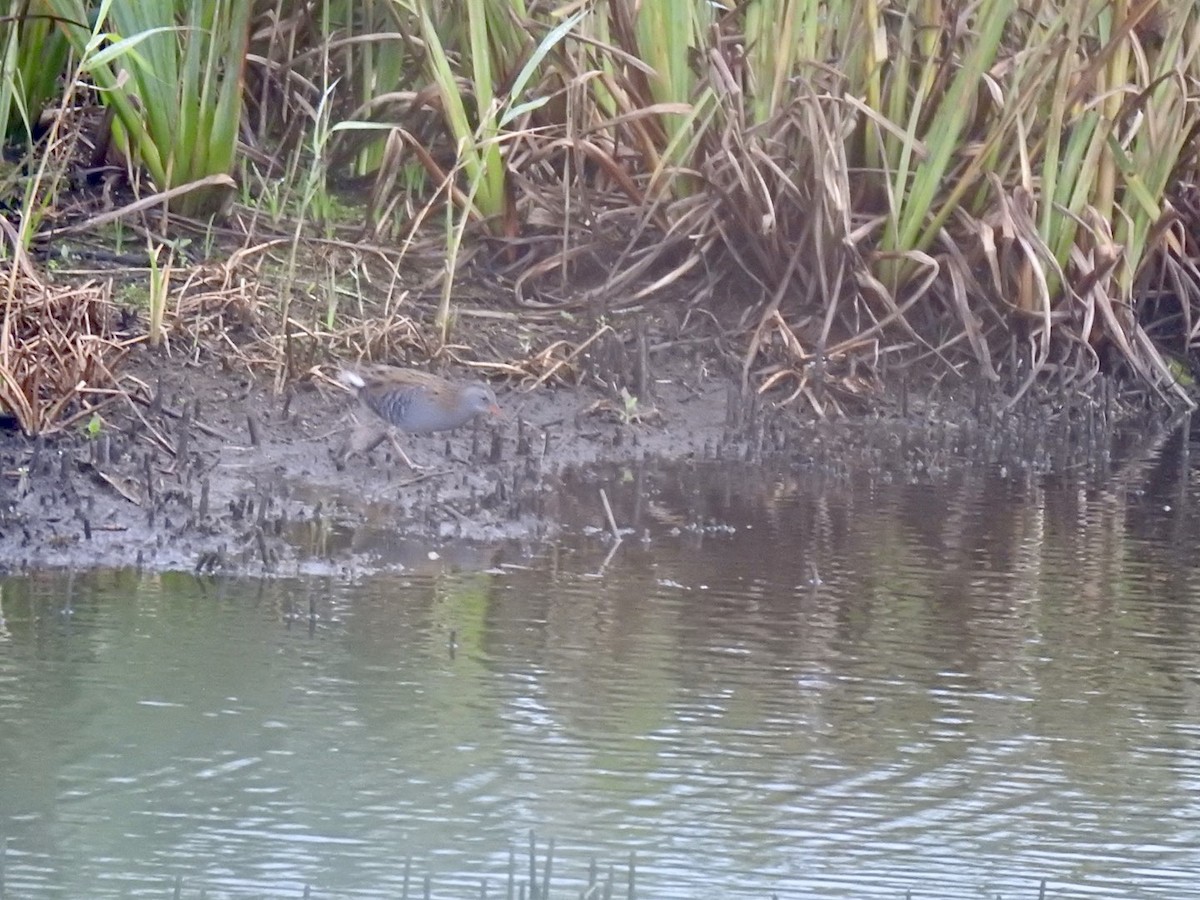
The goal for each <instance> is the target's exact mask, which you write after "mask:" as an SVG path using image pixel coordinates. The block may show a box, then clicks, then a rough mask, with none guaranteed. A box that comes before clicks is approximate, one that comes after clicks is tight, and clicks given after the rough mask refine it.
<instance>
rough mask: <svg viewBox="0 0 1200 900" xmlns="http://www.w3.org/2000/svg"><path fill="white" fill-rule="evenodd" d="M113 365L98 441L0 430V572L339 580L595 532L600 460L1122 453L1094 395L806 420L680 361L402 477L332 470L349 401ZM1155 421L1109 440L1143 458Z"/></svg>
mask: <svg viewBox="0 0 1200 900" xmlns="http://www.w3.org/2000/svg"><path fill="white" fill-rule="evenodd" d="M133 366H134V368H135V370H136V373H137V375H138V377H139V379H140V381H141V382H143V383H144V384H145V385H146V386H147V387H146V388H145V389H144V390H141V391H135V392H134V395H133V396H134V398H135V399H134V400H133V401H132V402H130V401H121V403H120V405H116V404H114V405H110V407H109V408H108V409H106V410H105V425H104V427H102V428H99V429H95V428H93V429H91V430H88V429H86V428H80V429H76V430H75V431H73V432H71V433H68V434H60V435H58V436H56V437H54V438H51V439H46V440H38V441H31V440H29V439H26V438H24V437H22V436H20V435H19V434H13V433H11V432H10V433H6V434H4V435H2V436H0V465H2V467H3V479H2V482H0V491H2V495H0V504H2V505H0V565H2V566H3V567H4V568H5V569H6V570H9V571H14V570H27V569H31V568H38V567H64V566H66V567H88V566H97V565H101V566H126V565H139V566H145V567H150V568H157V569H190V570H193V571H196V572H198V573H216V572H247V573H254V572H262V571H264V570H265V571H269V572H275V573H284V574H286V573H290V572H296V571H313V572H332V573H335V574H351V573H354V572H362V571H369V570H370V569H372V568H375V567H378V566H379V565H395V564H397V563H400V562H402V560H403V558H404V554H405V553H407V554H410V555H411V554H412V553H417V554H425V553H438V552H443V551H444V550H445V549H446V548H448V547H450V546H451V545H454V546H461V545H462V543H463V542H464V541H467V542H495V541H500V540H505V539H517V540H540V539H545V538H549V537H552V536H553V535H554V534H555V532H556V531H557V530H558V529H560V528H562V527H572V528H579V527H589V528H596V529H599V530H600V531H601V532H603V530H604V529H605V528H606V521H607V519H606V515H605V512H604V510H603V503H602V500H601V498H600V489H601V488H602V487H603V485H604V479H605V478H608V477H619V476H613V475H612V474H611V472H612V470H604V471H607V472H608V473H609V474H597V475H596V476H595V477H591V478H586V477H585V478H582V479H581V478H579V477H578V474H577V473H579V472H580V471H585V472H586V471H587V470H588V467H591V466H597V465H600V464H604V463H630V462H635V461H638V462H640V461H645V460H654V461H668V462H669V461H695V462H700V461H705V460H725V461H728V463H729V464H730V465H744V464H746V463H749V464H752V465H756V466H764V467H768V468H771V467H774V468H777V469H790V470H792V471H796V470H804V471H809V472H812V473H813V474H814V476H818V475H819V476H820V477H823V478H826V479H832V480H834V481H836V480H837V479H838V478H843V477H851V475H853V474H864V473H865V474H866V475H867V477H878V478H886V479H896V478H904V479H934V478H938V477H942V476H943V475H945V473H947V472H950V471H953V470H954V469H955V468H956V467H958V468H961V467H962V466H981V465H982V466H993V467H996V468H997V470H998V471H1001V472H1007V473H1011V474H1012V475H1013V476H1014V477H1020V476H1022V475H1027V474H1031V473H1042V472H1047V471H1056V470H1057V471H1062V472H1065V473H1072V477H1081V476H1082V477H1093V478H1096V479H1103V478H1104V477H1106V473H1108V472H1110V471H1111V469H1112V467H1113V466H1114V465H1115V464H1116V460H1117V458H1118V457H1119V456H1120V454H1121V452H1122V451H1121V449H1120V446H1121V440H1120V438H1119V432H1118V431H1117V430H1116V428H1115V424H1116V423H1117V421H1118V419H1127V418H1128V417H1129V416H1128V413H1129V411H1128V410H1118V409H1117V407H1116V405H1115V403H1114V401H1112V400H1108V399H1104V396H1105V395H1104V394H1103V392H1102V396H1101V399H1095V398H1092V399H1088V398H1078V399H1077V400H1074V401H1072V403H1073V404H1074V405H1068V406H1067V407H1066V408H1063V407H1062V406H1061V405H1060V406H1059V408H1057V409H1054V408H1053V407H1051V406H1050V405H1049V404H1045V403H1044V402H1041V401H1039V400H1036V399H1035V398H1030V400H1029V402H1028V403H1025V404H1022V405H1021V406H1019V407H1018V408H1016V409H1010V410H1003V409H1002V408H1001V403H1000V402H999V400H1000V399H1001V398H1000V395H999V394H998V393H997V394H995V395H994V396H993V395H990V394H988V393H987V392H983V393H981V392H980V390H976V391H975V392H971V391H962V392H960V393H959V394H958V396H956V397H941V398H937V397H934V398H925V399H924V400H923V401H922V402H920V403H918V402H917V401H915V400H912V399H909V398H906V397H892V398H880V399H879V402H878V403H877V405H876V408H875V410H874V411H873V412H872V413H871V414H870V415H865V416H863V417H860V418H858V419H855V420H849V421H846V420H842V421H838V422H828V421H819V420H816V419H815V417H813V416H812V415H811V413H810V414H809V416H807V417H806V416H804V415H802V414H801V413H799V412H798V411H797V410H795V409H793V408H791V407H788V408H782V409H781V408H777V407H776V406H774V405H773V404H772V403H771V402H770V400H767V401H761V400H759V399H757V398H753V397H752V398H749V399H747V398H743V397H741V396H740V394H739V391H738V389H737V385H736V380H735V379H733V378H731V377H727V376H723V375H716V374H712V371H713V370H712V369H711V368H709V367H699V366H696V365H695V364H694V360H691V359H687V360H684V359H679V360H675V361H667V362H665V363H664V364H663V365H662V366H660V371H659V372H658V373H656V378H655V384H654V387H653V399H652V400H642V401H640V402H638V403H636V404H627V403H625V402H624V401H622V400H621V399H620V398H619V397H616V396H612V395H606V394H604V393H602V392H601V391H599V390H595V389H589V388H582V387H581V388H553V387H539V388H536V389H533V390H531V391H523V390H521V389H519V388H515V387H507V386H504V385H497V386H496V387H497V393H498V395H499V397H500V403H501V406H502V407H503V408H504V410H505V413H506V416H505V418H504V420H503V421H500V422H495V423H483V422H480V423H478V424H477V425H475V426H474V427H471V428H464V429H462V430H460V431H459V432H457V433H453V434H450V435H448V436H447V435H444V434H442V435H429V436H413V437H406V438H405V439H404V446H405V448H406V450H407V451H408V453H409V456H410V457H411V458H412V459H413V461H414V462H415V463H417V464H418V465H420V466H422V467H423V468H422V469H420V470H419V471H416V470H412V469H409V468H408V467H407V466H406V465H405V464H404V462H403V461H401V460H400V459H399V458H398V455H397V454H396V453H395V451H394V450H393V449H392V448H391V447H390V445H389V444H388V443H387V442H385V443H383V444H382V445H381V446H380V447H379V448H377V449H376V450H374V451H372V452H370V453H368V454H365V455H358V456H354V457H352V458H350V459H349V460H348V462H347V463H346V464H345V465H344V467H339V465H338V464H337V462H336V460H335V456H336V451H337V450H338V449H339V448H340V447H341V445H342V442H343V440H344V437H345V434H346V432H347V429H349V428H351V427H352V420H351V419H350V415H351V413H352V412H353V411H355V410H356V407H355V405H354V403H353V401H352V400H351V399H350V398H349V396H348V395H347V394H345V393H343V392H342V391H340V390H338V389H336V388H335V387H334V386H332V385H329V384H326V383H324V382H320V381H314V380H308V381H306V382H305V383H302V384H298V385H296V386H295V387H293V388H292V389H289V390H288V391H287V392H286V393H285V394H284V395H283V396H279V395H276V394H275V393H274V392H273V391H272V390H271V388H270V386H269V385H266V384H262V383H260V382H258V381H256V380H255V379H253V378H252V377H250V376H248V375H245V374H233V373H221V372H219V371H217V367H216V366H205V365H196V366H184V367H181V366H180V365H178V364H177V362H175V361H172V362H171V364H169V365H164V364H163V363H162V361H161V360H159V359H157V358H156V357H155V356H154V355H153V354H151V353H149V352H143V353H142V354H141V355H140V356H139V357H138V358H137V359H136V360H135V361H134V363H133ZM359 415H361V413H360V414H359ZM1164 427H1165V425H1161V426H1155V427H1145V426H1144V427H1142V428H1140V429H1137V430H1136V431H1133V432H1128V431H1126V432H1124V433H1125V434H1126V435H1130V434H1133V435H1135V436H1136V437H1135V438H1134V439H1135V440H1136V441H1140V442H1141V443H1143V444H1152V443H1153V442H1154V441H1155V440H1157V439H1159V437H1160V435H1161V434H1162V433H1163V431H1162V428H1164ZM1126 440H1127V441H1128V440H1129V438H1126ZM597 471H598V472H600V471H601V470H597ZM568 481H569V482H570V484H571V487H570V489H568V486H567V482H568ZM581 492H582V493H581ZM680 514H681V515H683V516H684V517H686V514H687V511H686V510H683V511H680ZM401 540H403V542H404V547H405V550H404V551H403V552H399V551H398V550H397V547H398V546H399V544H398V542H399V541H401Z"/></svg>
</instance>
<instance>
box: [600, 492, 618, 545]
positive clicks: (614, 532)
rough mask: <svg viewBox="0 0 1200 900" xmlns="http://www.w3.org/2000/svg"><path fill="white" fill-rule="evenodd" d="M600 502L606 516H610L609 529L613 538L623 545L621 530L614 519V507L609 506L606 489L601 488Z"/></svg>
mask: <svg viewBox="0 0 1200 900" xmlns="http://www.w3.org/2000/svg"><path fill="white" fill-rule="evenodd" d="M600 502H602V503H603V504H604V514H605V515H606V516H608V528H609V530H610V531H611V532H612V536H613V538H614V539H615V540H616V542H617V543H618V544H619V543H621V540H622V538H621V529H620V528H618V527H617V520H616V519H615V518H613V511H612V507H611V506H609V505H608V494H606V493H604V488H600Z"/></svg>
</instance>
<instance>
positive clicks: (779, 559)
mask: <svg viewBox="0 0 1200 900" xmlns="http://www.w3.org/2000/svg"><path fill="white" fill-rule="evenodd" d="M1178 449H1179V448H1178V447H1176V448H1175V450H1178ZM1180 460H1181V455H1180V454H1179V453H1173V454H1164V455H1163V456H1161V457H1157V458H1156V459H1155V460H1153V461H1152V462H1151V463H1149V464H1147V466H1146V468H1145V469H1144V470H1134V471H1130V472H1127V473H1126V474H1125V475H1124V476H1122V477H1120V478H1117V479H1114V481H1113V482H1112V483H1110V484H1108V485H1107V486H1103V487H1097V486H1094V485H1089V484H1085V483H1075V482H1072V481H1071V480H1069V479H1058V480H1056V481H1033V480H1024V481H1022V480H1013V479H1011V478H1010V479H1001V478H999V477H994V476H993V477H989V476H983V475H978V474H970V473H963V474H960V475H958V476H954V477H949V478H947V479H945V480H943V481H941V482H940V483H938V484H897V483H887V482H886V481H885V480H884V479H882V478H879V477H875V478H872V477H868V476H866V475H863V476H859V477H857V478H855V479H850V480H840V481H838V482H836V483H833V482H830V483H823V482H822V481H821V480H819V479H816V478H814V477H812V476H810V475H806V474H799V473H787V472H768V471H765V470H762V469H758V470H755V471H737V470H722V469H718V468H714V467H707V468H703V467H701V468H695V469H689V468H680V469H673V470H668V471H655V470H652V469H645V470H640V471H639V470H629V471H622V470H618V471H615V472H605V473H598V474H593V475H590V476H582V475H576V476H572V478H571V479H570V480H569V481H568V482H566V483H564V484H563V486H562V490H561V491H559V492H558V494H557V496H556V502H557V503H559V504H560V506H561V512H562V514H563V515H564V516H566V517H567V518H568V519H569V520H570V519H573V520H575V521H577V522H585V521H589V520H590V521H591V522H592V523H594V524H595V525H597V526H599V525H601V524H602V519H601V518H600V515H601V514H600V512H599V504H598V501H597V490H598V488H599V487H600V486H601V485H603V486H604V487H605V489H606V492H607V494H608V496H609V498H610V499H611V500H612V501H613V506H614V512H615V515H616V517H617V520H618V522H619V523H620V524H622V525H623V526H627V527H630V528H632V529H633V531H634V534H635V535H636V536H641V535H642V534H643V533H645V534H647V535H648V537H649V540H647V541H642V540H639V539H637V537H634V538H631V539H629V540H627V541H626V542H625V543H624V544H623V545H622V546H621V548H620V549H619V550H618V552H617V553H616V554H615V555H614V557H613V559H612V561H611V562H610V563H609V564H608V565H607V567H605V568H604V569H603V571H602V572H600V571H599V570H600V569H601V563H602V561H603V558H604V556H605V554H606V552H607V549H608V548H607V547H606V546H605V545H604V542H603V540H602V538H601V537H599V536H589V534H590V533H583V532H582V529H581V533H580V536H579V537H578V538H575V539H569V540H564V541H562V542H560V543H558V544H556V545H554V546H549V547H541V548H536V549H532V550H531V549H526V548H521V547H517V546H505V547H500V548H497V549H496V550H495V551H494V553H492V554H491V557H490V559H479V560H477V564H478V565H479V566H480V568H477V569H476V570H475V571H463V570H457V571H456V570H454V569H453V568H452V567H449V566H447V567H445V568H444V569H443V570H441V571H438V570H436V569H434V568H430V567H424V568H422V570H421V571H419V572H413V573H411V574H408V575H390V576H386V577H384V576H379V577H377V578H373V579H370V580H365V581H363V582H361V583H355V584H345V583H338V582H334V581H320V580H295V581H287V580H281V581H278V582H268V583H250V582H243V581H234V580H215V581H212V580H210V581H203V582H201V581H197V580H195V579H193V578H192V577H190V576H185V575H137V574H134V573H130V572H122V573H95V574H88V575H75V576H73V577H71V576H63V575H48V574H43V575H35V576H31V577H27V578H21V579H15V578H14V579H10V580H8V581H6V582H4V583H3V584H2V586H0V723H2V727H0V837H3V838H4V839H5V840H6V851H5V857H4V868H3V872H4V875H3V878H4V885H5V887H6V889H7V891H8V892H9V893H10V894H11V895H12V896H19V897H49V896H55V897H58V896H64V897H83V896H87V897H109V896H114V897H115V896H140V895H151V894H152V895H154V896H162V895H163V892H164V885H167V884H170V883H171V882H172V880H173V879H174V878H175V877H176V876H179V877H181V878H182V879H183V882H184V884H185V886H186V887H187V888H189V889H190V890H191V891H192V895H193V896H194V895H197V894H198V892H199V890H200V888H202V887H203V888H204V889H205V891H206V894H207V896H209V897H224V896H272V897H283V896H301V895H302V894H303V890H304V887H305V885H310V886H311V887H312V889H313V891H314V896H361V897H394V896H398V895H399V892H400V890H401V887H402V883H403V878H404V861H405V856H406V855H407V854H412V855H413V856H414V857H415V858H416V860H417V868H418V869H419V870H420V871H422V872H423V871H425V870H426V869H429V870H431V871H432V872H433V873H434V884H435V886H436V887H437V890H440V891H441V892H442V893H441V894H438V896H456V897H461V896H467V895H477V891H478V885H479V878H480V877H481V876H483V875H487V876H488V877H489V878H490V879H491V881H492V884H493V891H492V893H493V895H494V894H495V893H496V890H497V889H498V888H497V886H498V885H499V884H501V883H502V879H503V877H504V875H505V872H506V870H507V865H508V857H507V848H508V846H509V842H510V841H514V842H517V843H518V844H521V843H523V841H524V835H525V834H526V833H527V831H528V830H529V829H531V828H532V829H536V830H537V831H538V832H539V834H542V835H544V836H554V837H556V838H557V841H558V850H557V854H556V857H557V859H556V864H555V879H556V882H557V883H558V884H559V885H560V887H561V889H562V890H563V892H564V893H563V895H564V896H568V895H570V894H571V893H572V890H571V889H568V886H572V888H573V890H574V891H575V892H577V891H578V886H579V884H580V883H581V879H582V878H583V877H584V875H585V873H586V868H587V864H588V861H589V860H590V859H591V857H592V856H593V855H594V856H597V857H598V858H599V859H600V860H602V861H603V862H604V863H608V862H614V863H617V864H621V863H622V862H623V861H624V860H625V859H626V858H627V856H628V853H629V851H630V850H631V849H632V850H636V851H637V854H638V860H639V884H640V889H641V896H653V897H688V898H692V897H756V898H765V897H768V896H770V895H771V893H775V894H777V895H778V896H780V897H799V896H806V897H807V896H820V897H888V898H896V897H902V896H904V892H905V891H906V890H911V891H912V892H913V896H925V897H933V896H937V897H994V896H996V895H1002V896H1005V897H1032V896H1036V893H1037V882H1038V880H1039V879H1041V878H1043V877H1045V878H1047V879H1049V896H1051V897H1056V898H1062V897H1077V896H1088V897H1128V896H1133V895H1136V896H1139V897H1171V898H1186V897H1194V898H1200V888H1198V887H1196V885H1195V877H1194V876H1195V873H1196V872H1197V871H1200V849H1198V848H1200V799H1198V798H1200V708H1198V707H1200V640H1198V638H1200V616H1198V615H1197V597H1198V596H1200V593H1198V591H1197V574H1196V565H1195V564H1194V562H1193V560H1194V559H1195V558H1196V557H1197V547H1200V517H1198V516H1197V515H1196V513H1195V511H1194V510H1195V492H1194V489H1193V488H1192V487H1191V486H1190V483H1189V477H1188V470H1187V468H1186V466H1185V465H1184V464H1182V463H1181V461H1180ZM423 558H424V559H426V560H428V555H427V554H426V555H424V557H423ZM431 564H432V563H431ZM310 609H311V610H312V611H313V613H315V618H313V619H312V620H311V621H310V618H309V611H310ZM436 893H437V891H435V894H436Z"/></svg>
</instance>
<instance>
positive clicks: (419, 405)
mask: <svg viewBox="0 0 1200 900" xmlns="http://www.w3.org/2000/svg"><path fill="white" fill-rule="evenodd" d="M337 380H338V382H339V383H340V384H342V386H344V387H346V388H348V389H349V390H350V391H351V392H352V393H354V394H355V395H356V396H357V397H358V400H359V402H360V403H361V404H362V405H363V406H365V407H366V408H367V409H369V410H370V411H371V412H373V413H374V414H375V415H376V416H378V417H379V418H380V419H381V420H382V421H383V422H384V423H385V424H386V425H387V426H389V429H390V428H396V429H399V430H400V431H406V432H409V433H412V434H419V433H425V432H430V431H450V430H451V429H454V428H458V427H459V426H460V425H465V424H466V423H467V422H470V421H471V420H472V419H474V418H475V417H477V416H480V415H483V414H484V413H487V414H489V415H493V416H499V415H501V411H500V407H499V405H498V404H497V403H496V395H495V394H494V393H493V392H492V389H491V388H490V387H488V386H487V385H486V384H483V383H481V382H470V383H459V382H454V381H449V380H447V379H445V378H442V377H441V376H439V375H433V374H431V373H429V372H422V371H421V370H419V369H402V368H400V367H398V366H390V365H386V364H384V363H365V364H362V365H359V366H356V367H354V368H343V369H341V370H339V371H338V373H337ZM384 436H391V437H392V442H393V445H394V446H395V447H396V449H397V450H398V451H399V452H400V455H401V456H402V457H404V461H405V462H406V463H408V465H409V466H410V467H411V468H414V469H416V468H419V467H418V466H416V465H414V464H413V462H412V460H410V459H409V458H408V455H407V454H406V453H405V452H404V451H403V450H402V449H401V448H400V446H399V445H398V444H396V442H395V438H394V436H392V435H391V431H390V430H389V431H388V432H387V434H386V435H377V436H376V438H375V441H374V444H378V443H379V441H381V440H383V439H384ZM353 443H354V442H353V439H351V440H350V441H349V442H347V445H346V447H344V448H343V450H342V452H341V454H339V455H340V458H341V459H342V460H343V461H344V460H345V458H346V456H348V455H349V453H350V452H351V451H352V449H354V448H353V447H352V444H353ZM374 444H372V446H374Z"/></svg>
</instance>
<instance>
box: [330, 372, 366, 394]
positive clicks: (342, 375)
mask: <svg viewBox="0 0 1200 900" xmlns="http://www.w3.org/2000/svg"><path fill="white" fill-rule="evenodd" d="M337 380H338V382H340V383H341V384H342V385H344V386H345V387H348V388H350V390H352V391H355V392H357V391H360V390H362V389H363V388H365V387H366V386H367V383H366V382H365V381H363V378H362V376H361V375H359V374H358V373H357V372H355V371H354V370H352V369H338V373H337Z"/></svg>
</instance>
